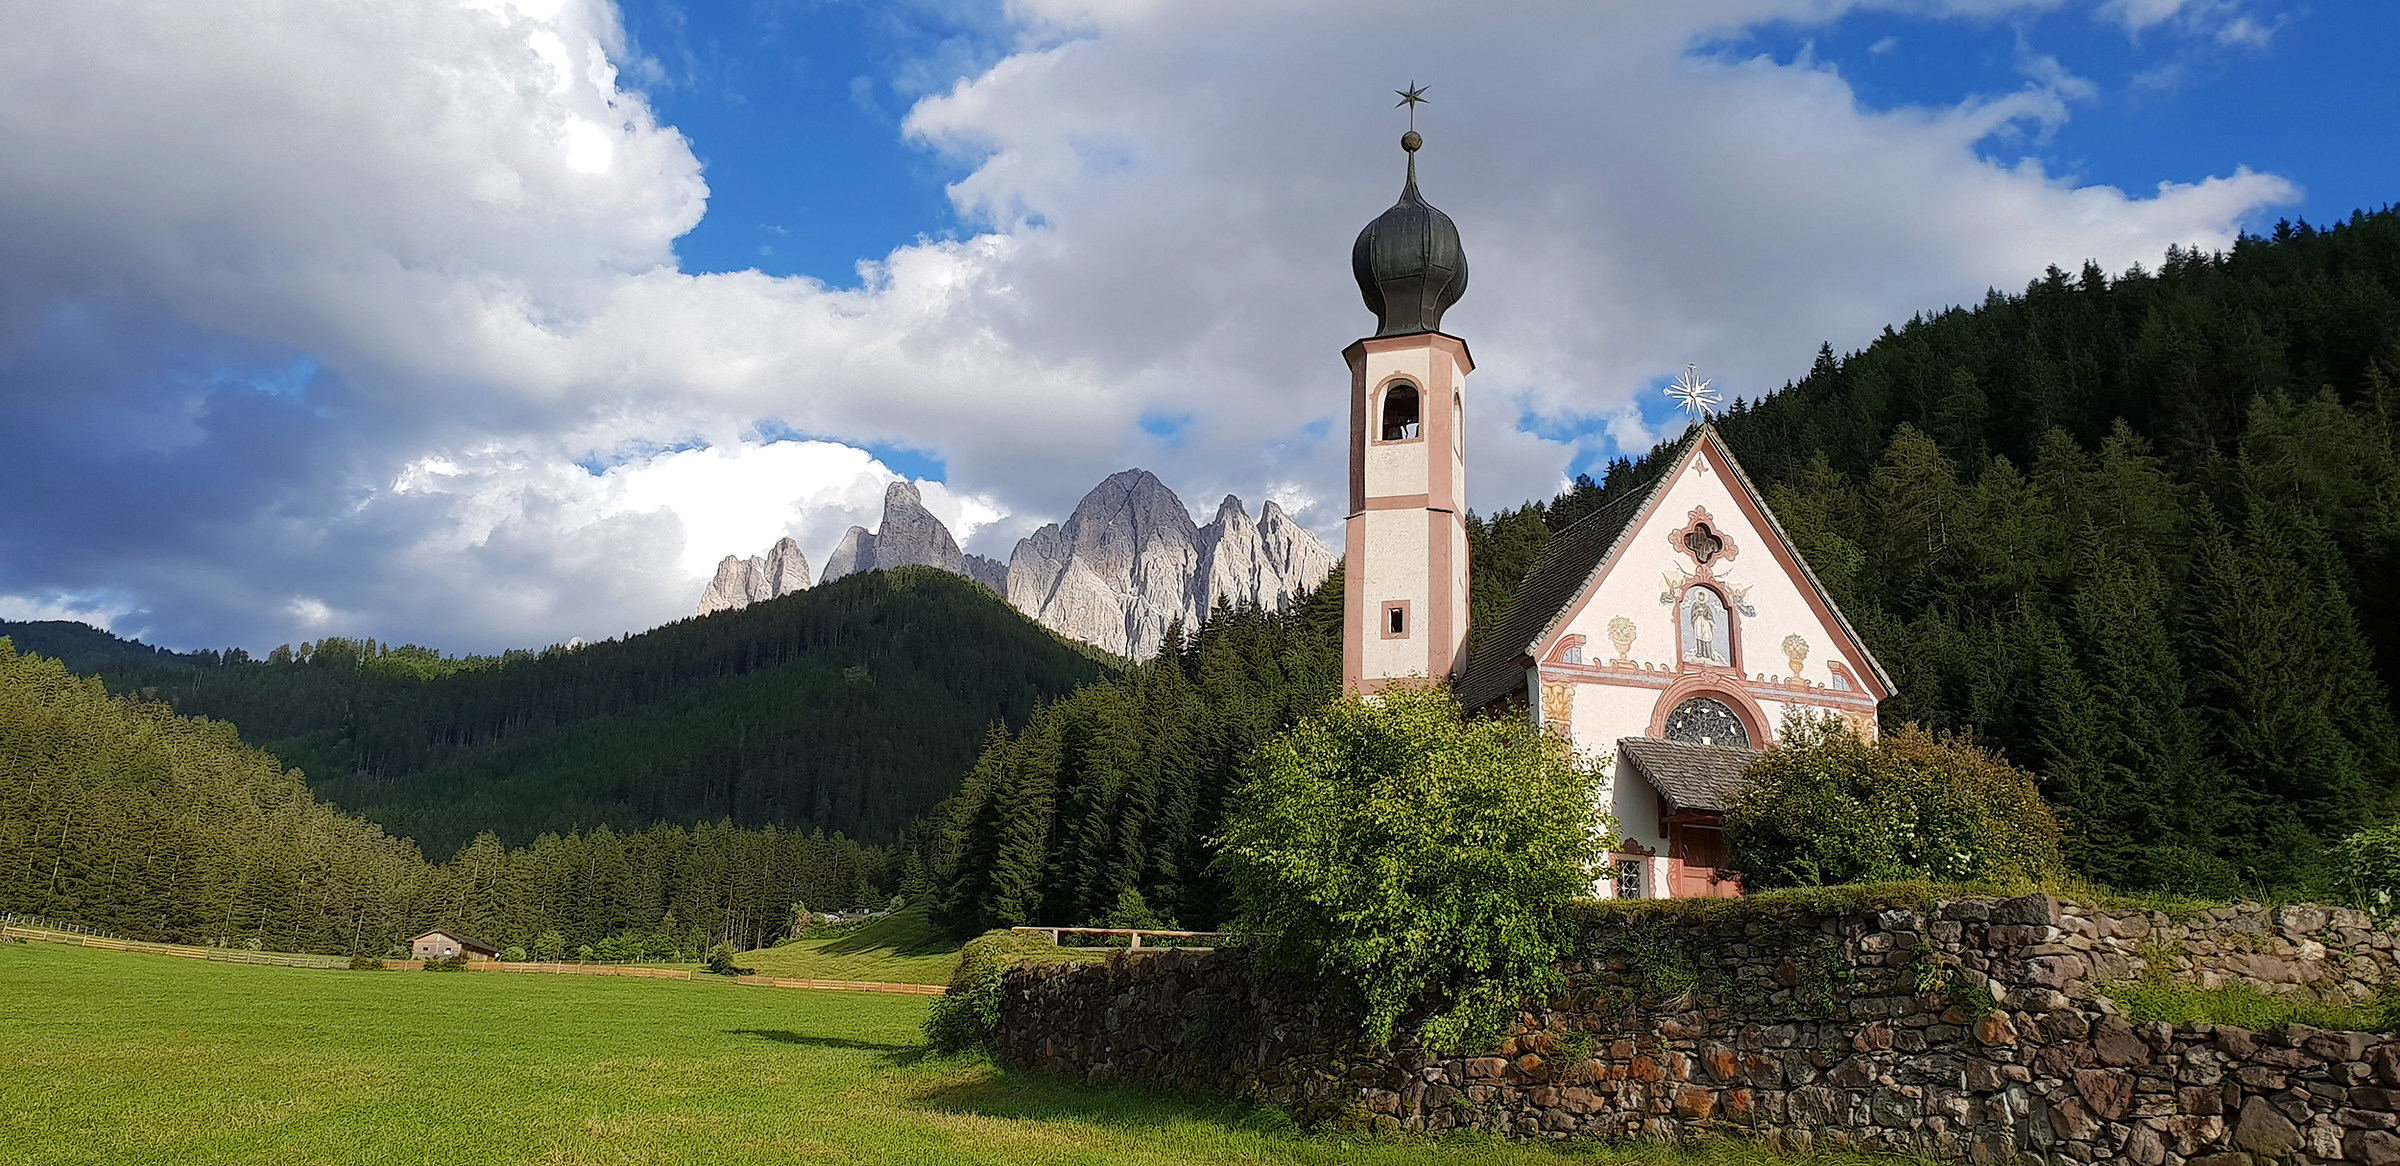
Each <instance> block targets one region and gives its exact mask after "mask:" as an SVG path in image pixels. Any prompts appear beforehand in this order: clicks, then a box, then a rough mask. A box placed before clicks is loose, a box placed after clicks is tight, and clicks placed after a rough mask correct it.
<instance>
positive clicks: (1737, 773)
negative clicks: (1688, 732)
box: [1617, 737, 1758, 812]
mask: <svg viewBox="0 0 2400 1166" xmlns="http://www.w3.org/2000/svg"><path fill="white" fill-rule="evenodd" d="M1617 750H1618V752H1619V753H1620V754H1622V755H1623V756H1624V758H1625V761H1626V763H1627V764H1628V765H1630V766H1631V767H1632V768H1633V771H1634V772H1636V773H1638V774H1640V775H1641V776H1642V779H1643V780H1645V781H1648V782H1649V783H1650V785H1651V787H1652V788H1654V789H1656V790H1657V791H1658V793H1659V796H1660V797H1663V798H1665V799H1667V804H1668V805H1669V806H1672V807H1674V808H1675V809H1678V810H1716V811H1719V812H1723V811H1724V809H1725V799H1727V798H1729V797H1732V796H1733V795H1734V794H1736V793H1738V792H1740V791H1741V788H1742V786H1743V785H1744V784H1745V783H1744V782H1743V780H1742V771H1743V770H1744V769H1747V768H1749V766H1750V763H1751V762H1752V761H1754V760H1757V758H1758V754H1757V753H1755V752H1752V751H1751V750H1748V749H1742V748H1738V747H1736V746H1732V745H1686V744H1684V743H1683V742H1681V741H1660V740H1657V739H1655V738H1651V737H1620V738H1618V739H1617Z"/></svg>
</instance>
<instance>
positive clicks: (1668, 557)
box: [1460, 427, 1891, 747]
mask: <svg viewBox="0 0 2400 1166" xmlns="http://www.w3.org/2000/svg"><path fill="white" fill-rule="evenodd" d="M1529 666H1533V667H1538V672H1536V673H1533V674H1531V675H1529V671H1530V669H1529ZM1592 683H1598V684H1601V685H1605V686H1607V687H1608V688H1610V689H1621V690H1626V691H1618V692H1612V693H1599V692H1592V693H1582V694H1578V693H1577V692H1576V691H1575V690H1576V689H1577V688H1581V687H1583V686H1585V685H1587V684H1592ZM1532 688H1538V689H1539V690H1540V700H1541V703H1542V706H1543V707H1542V711H1541V714H1540V715H1541V718H1542V719H1543V720H1545V721H1549V722H1556V723H1560V724H1561V727H1572V728H1573V729H1574V730H1575V736H1576V738H1577V740H1578V741H1579V742H1582V743H1584V744H1585V745H1586V746H1587V747H1599V746H1600V745H1601V743H1602V742H1603V741H1613V740H1614V739H1615V738H1616V737H1618V736H1660V735H1664V732H1665V729H1666V726H1665V725H1663V724H1660V723H1659V719H1660V717H1662V716H1665V715H1667V714H1669V713H1671V712H1672V711H1673V708H1674V702H1668V703H1664V704H1662V703H1661V702H1660V699H1659V698H1660V695H1661V693H1662V692H1663V691H1664V690H1668V689H1673V690H1676V691H1678V692H1682V691H1685V690H1690V691H1693V692H1701V691H1704V690H1705V692H1706V693H1707V694H1708V695H1710V696H1711V697H1712V698H1714V699H1716V700H1717V701H1719V702H1720V703H1722V704H1725V705H1727V706H1729V707H1730V708H1731V710H1732V711H1733V712H1734V713H1736V714H1737V715H1738V716H1739V717H1740V719H1741V720H1742V722H1743V724H1744V726H1745V727H1746V728H1747V729H1748V730H1749V732H1748V736H1749V737H1750V740H1749V741H1748V744H1750V745H1751V746H1752V747H1758V746H1763V745H1764V744H1766V742H1767V741H1768V740H1769V739H1771V736H1772V733H1773V730H1774V727H1775V725H1777V724H1779V723H1780V722H1781V720H1782V715H1783V713H1784V712H1785V711H1786V710H1787V709H1788V708H1790V707H1794V706H1806V707H1810V708H1814V709H1818V710H1822V711H1826V712H1832V713H1835V714H1836V715H1844V716H1848V717H1850V718H1851V719H1853V720H1854V721H1859V722H1861V724H1862V727H1863V728H1867V729H1868V730H1869V731H1870V732H1871V731H1872V728H1871V726H1872V720H1871V718H1872V713H1873V709H1874V705H1875V703H1876V702H1877V701H1879V700H1881V699H1882V698H1883V697H1885V696H1888V695H1889V694H1890V691H1891V682H1890V680H1889V679H1888V678H1887V677H1886V676H1885V675H1884V673H1883V671H1882V669H1881V667H1880V666H1879V665H1878V664H1877V663H1876V662H1875V659H1874V657H1873V655H1872V654H1871V653H1869V652H1868V650H1867V648H1866V645H1865V644H1864V643H1863V642H1862V641H1860V639H1859V638H1858V636H1857V634H1856V633H1855V632H1854V631H1853V630H1852V629H1851V628H1850V626H1849V624H1848V623H1847V621H1845V620H1844V619H1843V618H1842V616H1841V614H1840V612H1839V611H1838V610H1836V609H1835V608H1834V606H1833V602H1832V600H1831V598H1830V597H1829V596H1827V595H1826V594H1825V592H1824V589H1823V588H1822V587H1821V586H1820V585H1819V584H1818V583H1817V581H1816V579H1815V577H1814V575H1813V574H1811V573H1810V572H1809V570H1808V568H1807V566H1806V564H1804V563H1803V562H1802V561H1801V560H1800V557H1799V554H1798V552H1797V550H1795V549H1794V548H1793V547H1792V546H1791V543H1790V540H1789V539H1788V538H1787V537H1785V535H1784V533H1783V531H1782V528H1781V527H1780V526H1778V525H1777V524H1776V523H1775V521H1774V518H1773V516H1772V515H1771V514H1770V513H1769V512H1768V511H1767V509H1766V506H1765V504H1764V502H1763V500H1761V499H1760V498H1759V496H1758V493H1757V490H1756V489H1755V488H1754V487H1753V486H1752V485H1751V484H1750V482H1749V480H1748V479H1747V477H1746V476H1745V475H1743V473H1742V471H1741V467H1740V466H1739V465H1738V464H1737V463H1736V462H1735V461H1734V460H1733V456H1732V453H1731V451H1730V450H1728V449H1727V448H1726V447H1725V445H1724V443H1723V441H1722V439H1721V438H1719V437H1718V436H1717V434H1716V432H1715V429H1714V428H1713V427H1703V428H1702V429H1700V430H1699V432H1698V433H1696V434H1695V435H1694V436H1693V437H1692V438H1691V439H1690V440H1689V441H1687V443H1686V444H1685V446H1684V449H1683V450H1682V452H1681V453H1680V454H1679V455H1678V456H1677V458H1676V463H1675V466H1674V467H1673V469H1672V470H1670V471H1669V472H1668V473H1666V474H1665V475H1662V476H1661V477H1660V478H1659V480H1658V481H1657V482H1656V483H1655V484H1654V485H1653V486H1652V487H1651V488H1650V489H1649V490H1647V491H1644V492H1642V493H1641V494H1636V495H1629V496H1627V497H1626V498H1622V499H1619V500H1618V501H1617V502H1615V503H1613V504H1611V505H1610V506H1609V507H1607V508H1605V509H1604V510H1602V511H1600V512H1597V513H1595V514H1593V515H1592V516H1591V517H1589V518H1587V519H1585V520H1584V521H1583V522H1580V523H1577V524H1576V525H1575V526H1574V527H1570V528H1569V529H1568V530H1566V531H1562V532H1560V534H1559V536H1558V538H1557V539H1555V540H1553V542H1552V545H1551V547H1550V548H1549V549H1548V550H1547V551H1546V552H1545V554H1544V555H1543V557H1542V561H1541V562H1539V563H1537V564H1536V566H1535V568H1534V570H1533V571H1532V572H1531V573H1529V574H1528V576H1527V578H1526V581H1525V583H1524V585H1523V587H1522V589H1521V590H1520V592H1519V594H1518V598H1517V602H1516V604H1515V605H1514V607H1513V608H1512V610H1511V612H1510V615H1509V618H1508V619H1506V620H1505V621H1503V623H1502V625H1501V626H1500V627H1498V628H1495V629H1494V631H1493V635H1492V636H1491V637H1490V638H1487V639H1484V640H1483V641H1482V643H1481V644H1480V650H1479V652H1478V655H1477V658H1476V660H1475V665H1474V667H1473V668H1472V669H1470V671H1469V674H1468V675H1467V676H1466V677H1463V678H1462V680H1461V684H1460V696H1461V699H1462V701H1464V702H1465V703H1467V704H1468V706H1469V707H1477V706H1480V705H1486V704H1489V703H1492V702H1494V701H1496V700H1500V699H1505V698H1506V697H1508V696H1509V695H1511V694H1523V695H1524V696H1526V697H1528V698H1531V697H1532V696H1533V693H1532V692H1531V691H1529V689H1532ZM1584 705H1589V706H1592V707H1590V708H1588V709H1583V708H1577V707H1574V706H1584ZM1603 706H1605V707H1603ZM1586 722H1590V723H1589V724H1587V723H1586ZM1587 730H1588V731H1587ZM1602 733H1606V734H1607V735H1606V736H1605V737H1602V736H1601V735H1600V734H1602Z"/></svg>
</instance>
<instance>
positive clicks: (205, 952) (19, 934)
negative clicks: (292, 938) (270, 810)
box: [0, 924, 350, 968]
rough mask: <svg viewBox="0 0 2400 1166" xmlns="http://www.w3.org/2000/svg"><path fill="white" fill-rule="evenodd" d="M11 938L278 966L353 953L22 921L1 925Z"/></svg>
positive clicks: (343, 959) (338, 963)
mask: <svg viewBox="0 0 2400 1166" xmlns="http://www.w3.org/2000/svg"><path fill="white" fill-rule="evenodd" d="M7 939H30V940H34V941H37V942H40V943H63V944H66V945H68V946H70V947H93V948H98V949H100V950H102V951H139V952H147V953H149V954H151V955H167V956H174V957H175V958H177V959H187V960H211V961H214V962H216V963H225V964H265V965H268V966H270V967H278V968H346V967H349V966H350V957H348V956H339V955H295V954H292V953H289V952H280V951H251V950H249V949H247V948H239V947H192V946H190V945H188V944H181V943H146V942H143V941H142V940H138V939H113V938H110V937H108V936H105V935H80V934H77V933H75V932H72V931H55V930H52V929H50V928H47V927H26V926H24V925H22V924H5V925H0V940H7Z"/></svg>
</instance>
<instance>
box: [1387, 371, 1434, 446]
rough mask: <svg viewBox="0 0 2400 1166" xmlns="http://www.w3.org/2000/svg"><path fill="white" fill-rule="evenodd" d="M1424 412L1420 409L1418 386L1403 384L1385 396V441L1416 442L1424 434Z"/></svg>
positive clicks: (1390, 390)
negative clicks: (1421, 433) (1419, 435)
mask: <svg viewBox="0 0 2400 1166" xmlns="http://www.w3.org/2000/svg"><path fill="white" fill-rule="evenodd" d="M1423 416H1424V410H1423V409H1422V408H1421V407H1420V404H1419V398H1418V396H1417V386H1415V385H1412V384H1408V383H1406V382H1402V383H1400V384H1396V385H1393V386H1392V387H1391V388H1390V389H1389V390H1387V391H1386V392H1385V393H1384V394H1383V439H1384V440H1385V441H1414V440H1416V437H1417V434H1418V433H1420V432H1422V419H1423Z"/></svg>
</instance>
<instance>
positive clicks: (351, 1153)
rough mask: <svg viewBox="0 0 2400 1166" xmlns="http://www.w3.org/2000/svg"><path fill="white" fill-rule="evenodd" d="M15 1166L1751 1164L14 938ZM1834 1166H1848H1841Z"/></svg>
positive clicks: (690, 991) (6, 1125)
mask: <svg viewBox="0 0 2400 1166" xmlns="http://www.w3.org/2000/svg"><path fill="white" fill-rule="evenodd" d="M0 1001H4V1002H5V1007H0V1160H5V1161H8V1162H12V1163H14V1162H39V1163H80V1162H92V1163H102V1162H105V1163H142V1162H176V1163H192V1162H261V1163H377V1164H398V1163H420V1162H423V1163H435V1162H439V1163H486V1162H505V1163H677V1164H683V1163H764V1162H857V1163H886V1162H889V1163H931V1164H942V1163H1003V1162H1009V1163H1015V1162H1036V1163H1086V1162H1088V1163H1161V1164H1164V1163H1203V1162H1207V1163H1221V1162H1235V1163H1366V1164H1393V1166H1398V1164H1402V1163H1425V1164H1440V1163H1534V1162H1559V1161H1566V1160H1573V1161H1602V1162H1621V1163H1628V1164H1641V1166H1676V1164H1686V1166H1716V1164H1745V1163H1763V1162H1766V1161H1768V1160H1770V1159H1769V1157H1768V1155H1767V1154H1766V1153H1765V1151H1763V1150H1762V1149H1759V1148H1756V1147H1753V1146H1750V1145H1747V1144H1719V1145H1712V1146H1707V1147H1702V1148H1683V1149H1668V1148H1662V1147H1624V1148H1613V1149H1612V1148H1604V1147H1596V1146H1584V1147H1578V1148H1574V1149H1571V1150H1567V1151H1563V1152H1562V1151H1560V1150H1556V1149H1553V1148H1550V1147H1545V1146H1538V1145H1524V1144H1511V1143H1505V1142H1498V1141H1493V1140H1488V1139H1471V1140H1469V1139H1444V1140H1434V1139H1424V1138H1385V1139H1366V1138H1362V1137H1357V1136H1352V1135H1343V1134H1304V1133H1301V1132H1299V1131H1296V1130H1293V1129H1292V1128H1290V1127H1289V1125H1288V1124H1287V1123H1285V1122H1284V1121H1283V1120H1282V1119H1281V1118H1280V1117H1279V1116H1278V1115H1275V1114H1272V1113H1262V1112H1259V1111H1255V1110H1250V1109H1246V1108H1243V1107H1239V1106H1233V1105H1226V1104H1214V1103H1206V1102H1195V1101H1185V1100H1175V1099H1168V1098H1158V1097H1150V1096H1144V1095H1139V1094H1133V1093H1123V1092H1111V1091H1104V1090H1094V1089H1086V1088H1082V1087H1079V1086H1074V1085H1069V1084H1066V1083H1063V1082H1058V1081H1052V1080H1047V1079H1042V1078H1035V1077H1029V1076H1024V1075H1019V1074H1012V1073H1004V1072H1001V1071H999V1070H997V1069H995V1068H994V1067H992V1066H991V1065H990V1064H989V1063H987V1062H984V1061H982V1060H979V1059H973V1058H947V1059H945V1058H934V1057H928V1056H927V1055H925V1053H924V1050H923V1048H922V1046H921V1045H920V1043H919V1039H918V1025H919V1024H920V1023H921V1022H922V1020H923V1017H924V1014H925V1009H926V1007H927V998H925V997H916V996H887V995H877V994H869V993H849V992H809V991H792V990H779V989H771V988H751V987H742V986H739V985H735V984H731V983H727V982H724V981H721V980H712V979H710V978H708V977H705V976H703V977H698V978H695V979H694V980H692V981H689V982H685V981H660V980H632V979H609V978H601V977H567V976H557V977H553V976H541V975H525V974H509V973H482V972H470V973H456V974H447V975H436V974H428V973H424V972H400V971H387V972H349V971H315V970H304V969H288V968H269V967H250V966H237V965H223V964H210V963H199V962H196V961H187V960H179V959H173V958H168V957H164V956H153V955H141V954H128V953H115V952H102V951H90V950H84V949H80V948H69V947H56V946H50V945H46V944H0ZM1826 1160H1827V1161H1833V1160H1834V1159H1826Z"/></svg>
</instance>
